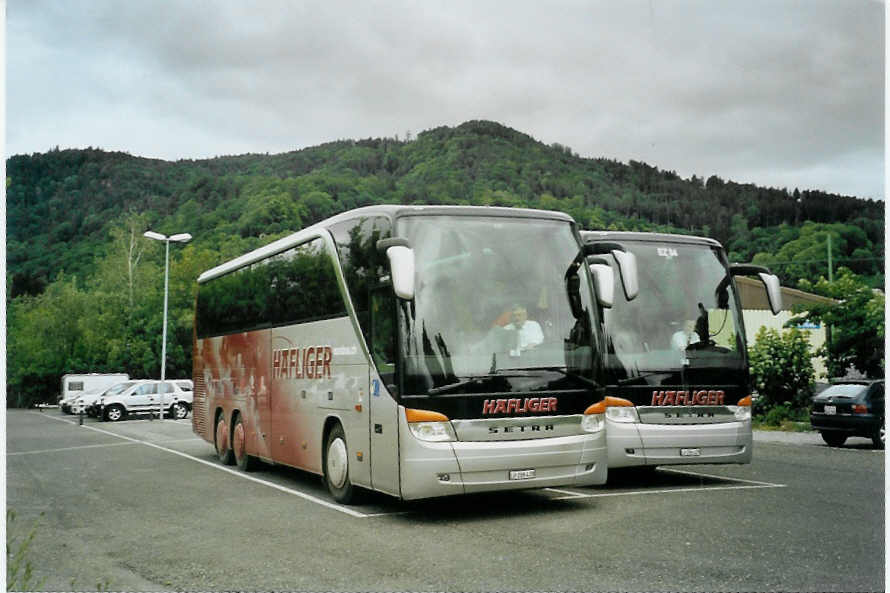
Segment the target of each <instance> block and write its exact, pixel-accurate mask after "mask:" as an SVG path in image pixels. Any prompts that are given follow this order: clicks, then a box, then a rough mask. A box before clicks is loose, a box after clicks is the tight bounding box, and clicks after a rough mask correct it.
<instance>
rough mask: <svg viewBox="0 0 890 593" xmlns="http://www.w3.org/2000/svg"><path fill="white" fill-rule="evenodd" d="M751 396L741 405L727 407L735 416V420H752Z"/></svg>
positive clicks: (740, 401) (744, 399) (743, 400)
mask: <svg viewBox="0 0 890 593" xmlns="http://www.w3.org/2000/svg"><path fill="white" fill-rule="evenodd" d="M751 400H752V398H751V396H750V395H749V396H747V397H743V398H742V399H740V400H739V403H738V404H737V405H734V406H726V407H727V408H729V409H730V410H731V411H732V413H733V414H734V415H735V419H736V420H738V421H739V422H744V421H745V420H750V419H751Z"/></svg>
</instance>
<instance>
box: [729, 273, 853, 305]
mask: <svg viewBox="0 0 890 593" xmlns="http://www.w3.org/2000/svg"><path fill="white" fill-rule="evenodd" d="M735 283H736V286H738V288H739V299H740V300H741V302H742V309H769V301H768V300H767V298H766V288H765V287H764V286H763V283H762V282H761V281H760V280H755V279H754V278H748V277H747V276H736V277H735ZM836 302H837V301H835V300H834V299H830V298H828V297H824V296H819V295H818V294H813V293H811V292H804V291H802V290H797V289H795V288H788V287H787V286H783V287H782V310H784V311H790V310H791V309H792V308H793V307H794V305H809V304H833V303H836Z"/></svg>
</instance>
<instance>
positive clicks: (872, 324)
mask: <svg viewBox="0 0 890 593" xmlns="http://www.w3.org/2000/svg"><path fill="white" fill-rule="evenodd" d="M801 287H802V288H803V289H804V290H809V291H811V292H815V293H816V294H821V295H824V296H827V297H831V298H833V299H836V302H835V303H833V304H815V303H814V304H809V305H806V306H799V307H797V308H796V309H795V313H797V316H796V317H794V318H792V319H791V320H789V321H788V324H793V323H794V324H796V323H800V322H802V321H805V320H809V321H813V322H817V323H822V324H824V325H825V326H827V327H829V328H830V330H829V331H830V341H829V342H828V343H826V345H825V346H823V347H822V348H821V349H820V351H819V352H817V354H820V355H822V356H825V357H826V359H827V361H828V370H829V373H830V375H831V376H834V377H842V376H844V375H846V374H847V369H849V368H850V367H854V368H856V369H857V370H858V371H859V372H861V373H863V374H865V375H867V376H872V377H879V376H880V377H883V376H884V293H883V292H881V291H879V290H874V289H871V288H869V286H868V285H867V284H866V283H865V282H864V281H863V280H862V278H861V277H859V276H857V275H856V274H854V273H853V272H851V271H850V270H849V269H848V268H840V269H839V270H838V273H837V276H836V277H835V279H834V282H829V281H828V280H826V279H825V278H824V277H821V278H820V279H819V280H818V281H817V282H816V283H815V284H812V283H810V282H806V281H804V282H801Z"/></svg>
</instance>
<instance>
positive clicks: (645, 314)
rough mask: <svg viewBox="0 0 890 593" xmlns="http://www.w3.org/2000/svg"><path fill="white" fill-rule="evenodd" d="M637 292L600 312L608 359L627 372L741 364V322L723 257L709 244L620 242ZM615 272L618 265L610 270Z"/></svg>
mask: <svg viewBox="0 0 890 593" xmlns="http://www.w3.org/2000/svg"><path fill="white" fill-rule="evenodd" d="M622 244H623V245H625V247H626V248H627V249H629V250H630V251H632V252H633V253H634V254H635V255H636V257H637V262H638V266H639V281H640V292H639V295H638V296H637V298H636V299H635V300H633V301H630V302H628V301H627V300H625V298H624V294H623V293H622V291H621V290H620V289H619V290H616V291H615V303H614V306H613V307H612V308H611V309H608V310H606V311H605V312H604V321H605V330H606V331H605V333H606V341H607V350H608V356H607V366H608V367H609V368H610V370H612V371H613V372H615V371H617V372H618V374H619V375H623V377H626V378H633V377H638V376H641V375H645V374H646V373H651V372H658V371H668V372H672V371H680V370H684V369H687V370H694V369H706V368H711V369H713V368H737V367H739V368H740V367H741V366H742V365H744V358H745V354H744V352H745V349H744V346H743V344H744V335H743V333H742V332H743V331H744V330H743V329H742V328H743V326H742V324H741V322H740V321H741V316H740V315H739V309H738V301H737V299H736V295H735V294H734V290H733V284H732V283H731V282H730V279H729V272H728V268H727V265H726V260H725V256H724V255H723V252H722V250H721V249H719V248H717V247H712V246H710V245H695V244H683V243H667V242H665V243H659V242H648V241H622ZM616 275H617V271H616Z"/></svg>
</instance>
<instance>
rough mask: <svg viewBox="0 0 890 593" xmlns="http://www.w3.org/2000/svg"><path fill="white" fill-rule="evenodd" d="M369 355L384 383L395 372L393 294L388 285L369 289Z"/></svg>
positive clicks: (390, 379) (388, 381)
mask: <svg viewBox="0 0 890 593" xmlns="http://www.w3.org/2000/svg"><path fill="white" fill-rule="evenodd" d="M370 304H371V356H372V358H373V359H374V363H375V364H376V365H377V370H378V372H379V373H380V375H381V378H382V379H383V380H384V382H385V383H387V384H388V383H391V382H392V378H393V375H394V373H395V360H396V332H395V322H396V319H395V296H394V295H393V292H392V287H391V286H389V285H384V286H378V287H376V288H375V289H373V290H372V291H371V303H370Z"/></svg>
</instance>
